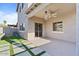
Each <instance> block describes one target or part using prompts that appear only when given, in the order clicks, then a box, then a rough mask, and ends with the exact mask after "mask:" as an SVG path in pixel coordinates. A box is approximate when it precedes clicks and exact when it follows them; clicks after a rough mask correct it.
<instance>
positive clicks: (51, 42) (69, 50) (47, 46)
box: [32, 38, 76, 56]
mask: <svg viewBox="0 0 79 59" xmlns="http://www.w3.org/2000/svg"><path fill="white" fill-rule="evenodd" d="M35 41H36V42H35ZM35 41H33V42H32V43H34V44H36V45H38V44H39V45H38V46H39V48H40V49H43V50H45V51H46V52H47V53H48V54H49V55H51V56H75V55H76V47H75V45H76V44H75V43H73V42H68V41H64V40H59V39H50V38H39V39H37V40H35ZM45 41H46V42H48V43H44V42H45ZM41 43H44V44H43V45H42V44H41Z"/></svg>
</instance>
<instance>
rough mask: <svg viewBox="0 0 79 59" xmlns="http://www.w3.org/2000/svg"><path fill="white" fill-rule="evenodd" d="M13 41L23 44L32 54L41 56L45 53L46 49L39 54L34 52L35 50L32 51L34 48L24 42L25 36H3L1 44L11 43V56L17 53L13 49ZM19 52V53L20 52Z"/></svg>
mask: <svg viewBox="0 0 79 59" xmlns="http://www.w3.org/2000/svg"><path fill="white" fill-rule="evenodd" d="M13 43H19V44H22V46H23V47H24V48H25V49H26V51H28V52H29V53H30V55H31V56H40V55H42V54H44V53H45V51H42V52H40V53H38V54H37V55H35V54H34V52H32V50H31V49H30V48H28V47H27V45H24V44H23V38H21V37H15V36H10V37H6V36H5V37H3V38H2V40H1V41H0V45H1V44H9V52H10V56H13V55H16V54H15V53H14V49H13ZM18 54H19V53H18Z"/></svg>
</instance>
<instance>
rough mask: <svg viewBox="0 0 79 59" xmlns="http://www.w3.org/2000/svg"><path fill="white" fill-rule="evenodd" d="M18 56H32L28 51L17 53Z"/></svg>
mask: <svg viewBox="0 0 79 59" xmlns="http://www.w3.org/2000/svg"><path fill="white" fill-rule="evenodd" d="M16 56H31V55H30V54H29V53H28V51H25V52H22V53H20V54H17V55H16Z"/></svg>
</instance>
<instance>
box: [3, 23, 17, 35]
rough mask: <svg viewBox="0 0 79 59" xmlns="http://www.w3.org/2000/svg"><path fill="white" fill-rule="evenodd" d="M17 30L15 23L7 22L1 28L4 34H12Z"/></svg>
mask: <svg viewBox="0 0 79 59" xmlns="http://www.w3.org/2000/svg"><path fill="white" fill-rule="evenodd" d="M16 31H17V25H10V24H8V25H7V26H6V27H4V28H3V32H4V33H5V35H6V36H12V35H13V33H14V32H16Z"/></svg>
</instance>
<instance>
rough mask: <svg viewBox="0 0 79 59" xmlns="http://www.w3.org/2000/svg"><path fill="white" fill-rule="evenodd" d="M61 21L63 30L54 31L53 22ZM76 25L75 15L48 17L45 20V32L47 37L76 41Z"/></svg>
mask: <svg viewBox="0 0 79 59" xmlns="http://www.w3.org/2000/svg"><path fill="white" fill-rule="evenodd" d="M58 21H62V22H63V26H64V32H54V31H53V22H58ZM75 27H76V15H73V14H72V15H70V16H66V17H64V18H62V17H61V18H59V19H50V20H48V21H47V22H46V34H47V37H49V38H55V39H60V40H65V41H70V42H75V41H76V35H75V31H76V29H75Z"/></svg>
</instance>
